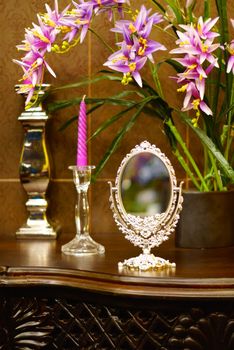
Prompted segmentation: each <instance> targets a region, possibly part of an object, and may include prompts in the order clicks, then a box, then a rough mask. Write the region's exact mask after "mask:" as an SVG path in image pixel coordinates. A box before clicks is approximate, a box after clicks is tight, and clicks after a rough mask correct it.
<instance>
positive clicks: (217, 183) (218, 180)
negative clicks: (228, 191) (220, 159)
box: [209, 152, 224, 191]
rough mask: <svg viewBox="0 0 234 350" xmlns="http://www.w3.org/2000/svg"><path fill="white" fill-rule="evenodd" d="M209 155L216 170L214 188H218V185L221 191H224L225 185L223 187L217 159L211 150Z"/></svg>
mask: <svg viewBox="0 0 234 350" xmlns="http://www.w3.org/2000/svg"><path fill="white" fill-rule="evenodd" d="M209 157H210V161H211V164H212V168H213V170H214V177H215V183H214V190H217V187H218V189H219V191H223V189H224V187H223V183H222V179H221V176H220V173H219V171H218V168H217V165H216V161H215V160H214V157H213V156H212V154H211V153H210V152H209Z"/></svg>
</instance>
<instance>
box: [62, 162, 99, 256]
mask: <svg viewBox="0 0 234 350" xmlns="http://www.w3.org/2000/svg"><path fill="white" fill-rule="evenodd" d="M94 168H95V166H92V165H88V166H70V167H69V169H70V170H72V171H73V181H74V183H75V187H76V190H77V194H78V197H77V204H76V206H75V224H76V236H75V238H74V239H72V240H71V241H70V242H68V243H67V244H65V245H63V246H62V252H63V253H64V254H68V255H90V254H103V253H104V252H105V248H104V247H103V246H102V245H101V244H99V243H97V242H95V241H94V240H93V239H92V238H91V236H90V234H89V203H88V189H89V185H90V180H91V171H92V169H94Z"/></svg>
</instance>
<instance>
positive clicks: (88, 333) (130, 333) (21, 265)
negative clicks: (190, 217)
mask: <svg viewBox="0 0 234 350" xmlns="http://www.w3.org/2000/svg"><path fill="white" fill-rule="evenodd" d="M70 238H71V237H68V236H67V237H66V242H67V241H68V240H70ZM95 239H96V240H97V241H99V242H100V243H102V244H103V245H104V246H105V247H106V253H105V255H103V256H95V255H93V256H89V257H71V256H66V255H63V254H62V253H61V245H62V244H64V243H65V242H64V235H63V236H61V238H59V239H58V240H57V241H23V240H22V241H16V240H1V243H0V293H1V298H0V349H9V350H12V349H49V350H50V349H63V350H65V349H69V350H71V349H82V350H88V349H107V350H108V349H121V350H124V349H134V350H135V349H143V350H151V349H153V350H155V349H156V350H157V349H160V350H176V349H184V350H185V349H186V350H201V349H204V350H209V349H210V350H234V308H233V301H234V247H232V248H221V249H210V250H200V249H197V250H192V249H178V248H175V247H174V241H173V238H172V239H170V241H168V242H166V243H165V244H163V245H162V247H160V248H158V249H154V251H153V252H154V253H155V255H158V256H161V257H164V258H166V259H169V260H170V261H174V262H175V263H176V269H174V270H163V271H150V272H139V271H130V270H122V271H119V270H118V262H119V261H123V260H124V259H125V258H129V257H132V256H136V255H138V254H139V253H140V250H139V249H137V248H135V247H132V246H131V244H130V243H129V242H127V241H125V240H124V239H123V237H122V236H121V234H119V235H112V234H105V235H102V236H100V237H95Z"/></svg>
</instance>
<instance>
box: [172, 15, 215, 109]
mask: <svg viewBox="0 0 234 350" xmlns="http://www.w3.org/2000/svg"><path fill="white" fill-rule="evenodd" d="M217 20H218V18H215V19H213V20H212V19H210V18H209V19H207V20H206V21H205V22H203V19H202V17H200V18H199V19H198V23H197V26H195V27H194V25H193V24H191V25H180V27H181V28H182V29H184V30H185V32H181V31H177V34H178V37H179V39H178V40H177V41H176V44H178V45H179V47H178V48H176V49H174V50H171V52H170V53H174V54H175V53H176V54H184V55H185V56H184V57H183V58H175V60H176V61H177V62H179V63H180V64H182V66H184V67H185V71H184V72H183V73H179V74H177V77H178V78H177V83H178V84H183V86H182V87H181V88H179V89H178V91H181V92H185V91H186V95H185V99H184V105H183V110H188V109H194V110H196V111H197V112H196V115H197V116H199V115H200V110H201V111H203V112H204V113H206V114H207V115H212V111H211V110H210V108H209V107H208V106H207V104H206V103H205V102H204V96H205V83H206V79H207V78H208V75H209V74H210V72H211V71H212V69H213V68H214V67H219V65H218V59H217V58H216V57H215V56H214V55H213V52H214V51H215V50H217V49H218V48H220V44H219V43H218V44H214V43H213V41H214V39H215V38H216V37H217V36H218V35H219V34H218V33H215V32H212V31H211V28H212V27H213V26H214V25H215V23H216V22H217ZM207 62H208V63H209V65H208V66H207ZM203 64H204V65H205V68H204V67H203Z"/></svg>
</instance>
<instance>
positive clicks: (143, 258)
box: [118, 254, 176, 271]
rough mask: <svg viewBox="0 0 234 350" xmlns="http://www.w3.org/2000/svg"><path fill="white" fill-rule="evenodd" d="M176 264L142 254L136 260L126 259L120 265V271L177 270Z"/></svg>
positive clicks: (151, 255)
mask: <svg viewBox="0 0 234 350" xmlns="http://www.w3.org/2000/svg"><path fill="white" fill-rule="evenodd" d="M175 267H176V264H175V263H174V262H173V263H171V262H170V261H169V260H165V259H163V258H160V257H157V256H154V254H140V255H139V256H136V257H134V258H130V259H126V260H124V261H123V262H119V263H118V268H119V270H121V269H123V268H128V269H131V270H140V271H147V270H162V269H168V268H169V269H171V268H173V269H174V268H175Z"/></svg>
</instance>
